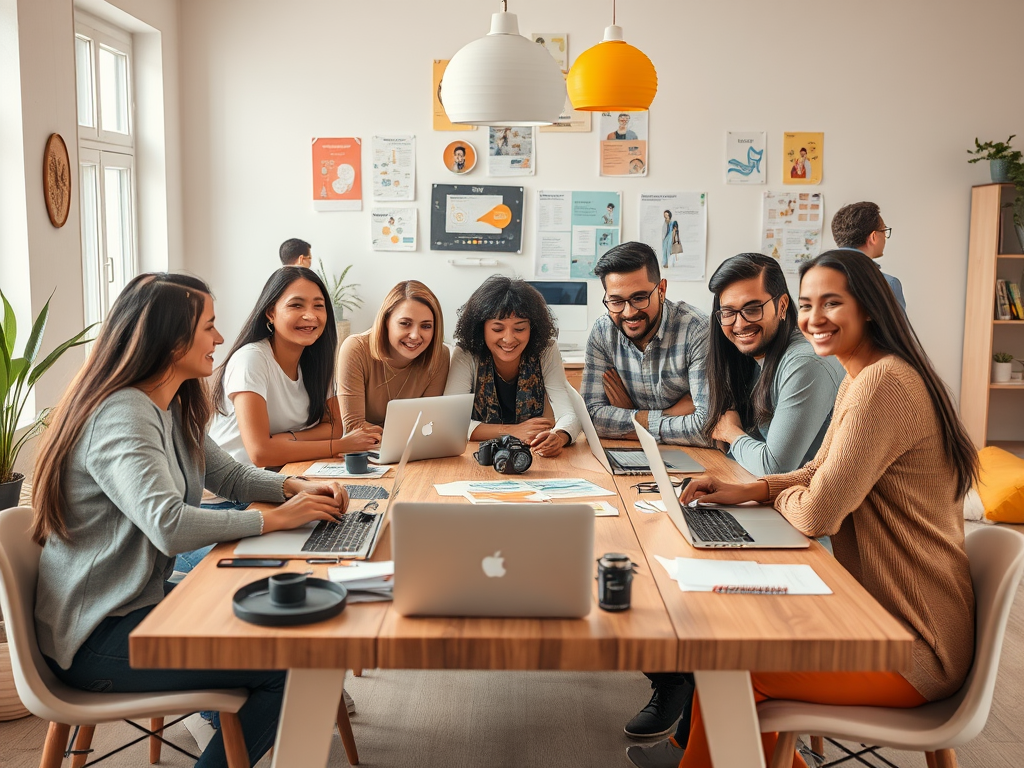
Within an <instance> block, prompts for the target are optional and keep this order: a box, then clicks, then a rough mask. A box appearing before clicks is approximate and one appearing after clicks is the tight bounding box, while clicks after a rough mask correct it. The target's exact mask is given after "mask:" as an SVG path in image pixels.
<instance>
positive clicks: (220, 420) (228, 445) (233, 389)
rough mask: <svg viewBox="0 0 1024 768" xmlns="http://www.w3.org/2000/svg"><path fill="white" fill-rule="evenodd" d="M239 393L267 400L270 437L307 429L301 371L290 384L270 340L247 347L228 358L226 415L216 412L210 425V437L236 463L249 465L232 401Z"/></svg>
mask: <svg viewBox="0 0 1024 768" xmlns="http://www.w3.org/2000/svg"><path fill="white" fill-rule="evenodd" d="M238 392H255V393H256V394H257V395H259V396H260V397H262V398H263V399H264V400H266V401H267V415H268V416H269V417H270V434H272V435H276V434H279V433H281V432H287V431H288V430H294V431H298V430H300V429H305V428H306V427H307V426H308V423H307V422H308V419H309V394H308V393H307V392H306V387H305V386H304V385H303V383H302V369H301V368H300V369H299V378H298V379H297V380H295V381H292V380H291V379H289V378H288V376H287V374H285V372H284V371H283V370H282V369H281V366H280V365H278V363H277V360H275V359H274V351H273V350H272V349H271V348H270V340H269V339H263V340H261V341H256V342H253V343H252V344H246V345H245V346H244V347H242V348H241V349H239V350H238V351H237V352H235V354H234V355H232V356H231V359H230V360H228V364H227V368H226V369H225V371H224V403H223V406H224V410H225V411H227V414H228V415H227V416H225V415H224V414H222V413H220V412H219V411H218V412H216V413H215V414H214V417H213V422H212V423H211V425H210V437H211V438H213V440H214V441H215V442H216V443H217V444H218V445H219V446H220V447H221V448H223V449H224V450H225V451H227V452H228V453H230V454H231V456H232V458H234V460H235V461H237V462H240V463H242V464H249V465H250V466H251V465H252V461H251V460H250V459H249V455H248V454H247V453H246V452H245V445H244V444H243V443H242V434H241V431H240V430H239V429H238V419H236V418H235V406H234V403H232V401H231V396H232V395H234V394H236V393H238Z"/></svg>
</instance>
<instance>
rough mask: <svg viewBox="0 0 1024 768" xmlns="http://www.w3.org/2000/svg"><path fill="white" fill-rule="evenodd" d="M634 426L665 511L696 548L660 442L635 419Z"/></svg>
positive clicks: (684, 536)
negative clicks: (659, 447) (662, 457)
mask: <svg viewBox="0 0 1024 768" xmlns="http://www.w3.org/2000/svg"><path fill="white" fill-rule="evenodd" d="M633 426H634V427H635V428H636V436H637V437H638V438H640V445H641V447H642V448H643V449H644V455H645V456H646V457H647V463H648V464H650V465H651V474H653V475H654V479H655V481H657V483H658V491H659V492H660V493H661V501H662V503H663V504H664V505H665V511H666V512H668V517H669V519H670V520H671V521H672V523H673V525H675V527H676V528H678V529H679V532H680V533H681V534H683V538H684V539H686V540H687V541H688V542H689V543H690V546H694V539H693V534H691V533H690V526H688V525H687V524H686V518H684V517H683V510H682V507H680V505H679V498H678V497H677V496H676V489H675V488H674V487H673V485H672V478H671V477H670V476H669V474H668V470H667V469H665V462H664V461H662V459H661V452H660V451H659V450H658V441H657V440H655V439H654V435H652V434H651V433H650V432H648V431H647V430H646V429H644V428H643V427H642V426H640V424H639V423H638V422H637V420H636V419H635V418H634V419H633Z"/></svg>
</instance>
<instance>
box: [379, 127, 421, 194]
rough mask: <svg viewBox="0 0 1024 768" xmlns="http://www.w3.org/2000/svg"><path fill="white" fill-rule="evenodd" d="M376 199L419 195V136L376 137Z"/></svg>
mask: <svg viewBox="0 0 1024 768" xmlns="http://www.w3.org/2000/svg"><path fill="white" fill-rule="evenodd" d="M372 183H373V199H374V200H414V199H415V198H416V137H415V136H374V137H373V180H372Z"/></svg>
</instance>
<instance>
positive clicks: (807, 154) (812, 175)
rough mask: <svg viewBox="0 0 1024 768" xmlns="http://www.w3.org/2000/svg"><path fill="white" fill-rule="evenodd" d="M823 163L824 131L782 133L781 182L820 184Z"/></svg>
mask: <svg viewBox="0 0 1024 768" xmlns="http://www.w3.org/2000/svg"><path fill="white" fill-rule="evenodd" d="M824 165H825V134H824V133H793V132H790V133H784V134H782V183H783V184H821V177H822V175H823V174H824V172H825V168H824Z"/></svg>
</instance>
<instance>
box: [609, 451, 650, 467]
mask: <svg viewBox="0 0 1024 768" xmlns="http://www.w3.org/2000/svg"><path fill="white" fill-rule="evenodd" d="M608 455H609V456H611V457H612V458H613V459H615V463H616V464H618V465H619V466H620V467H622V468H623V469H633V468H640V467H644V468H646V467H647V456H646V455H645V454H644V452H643V451H608Z"/></svg>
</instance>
